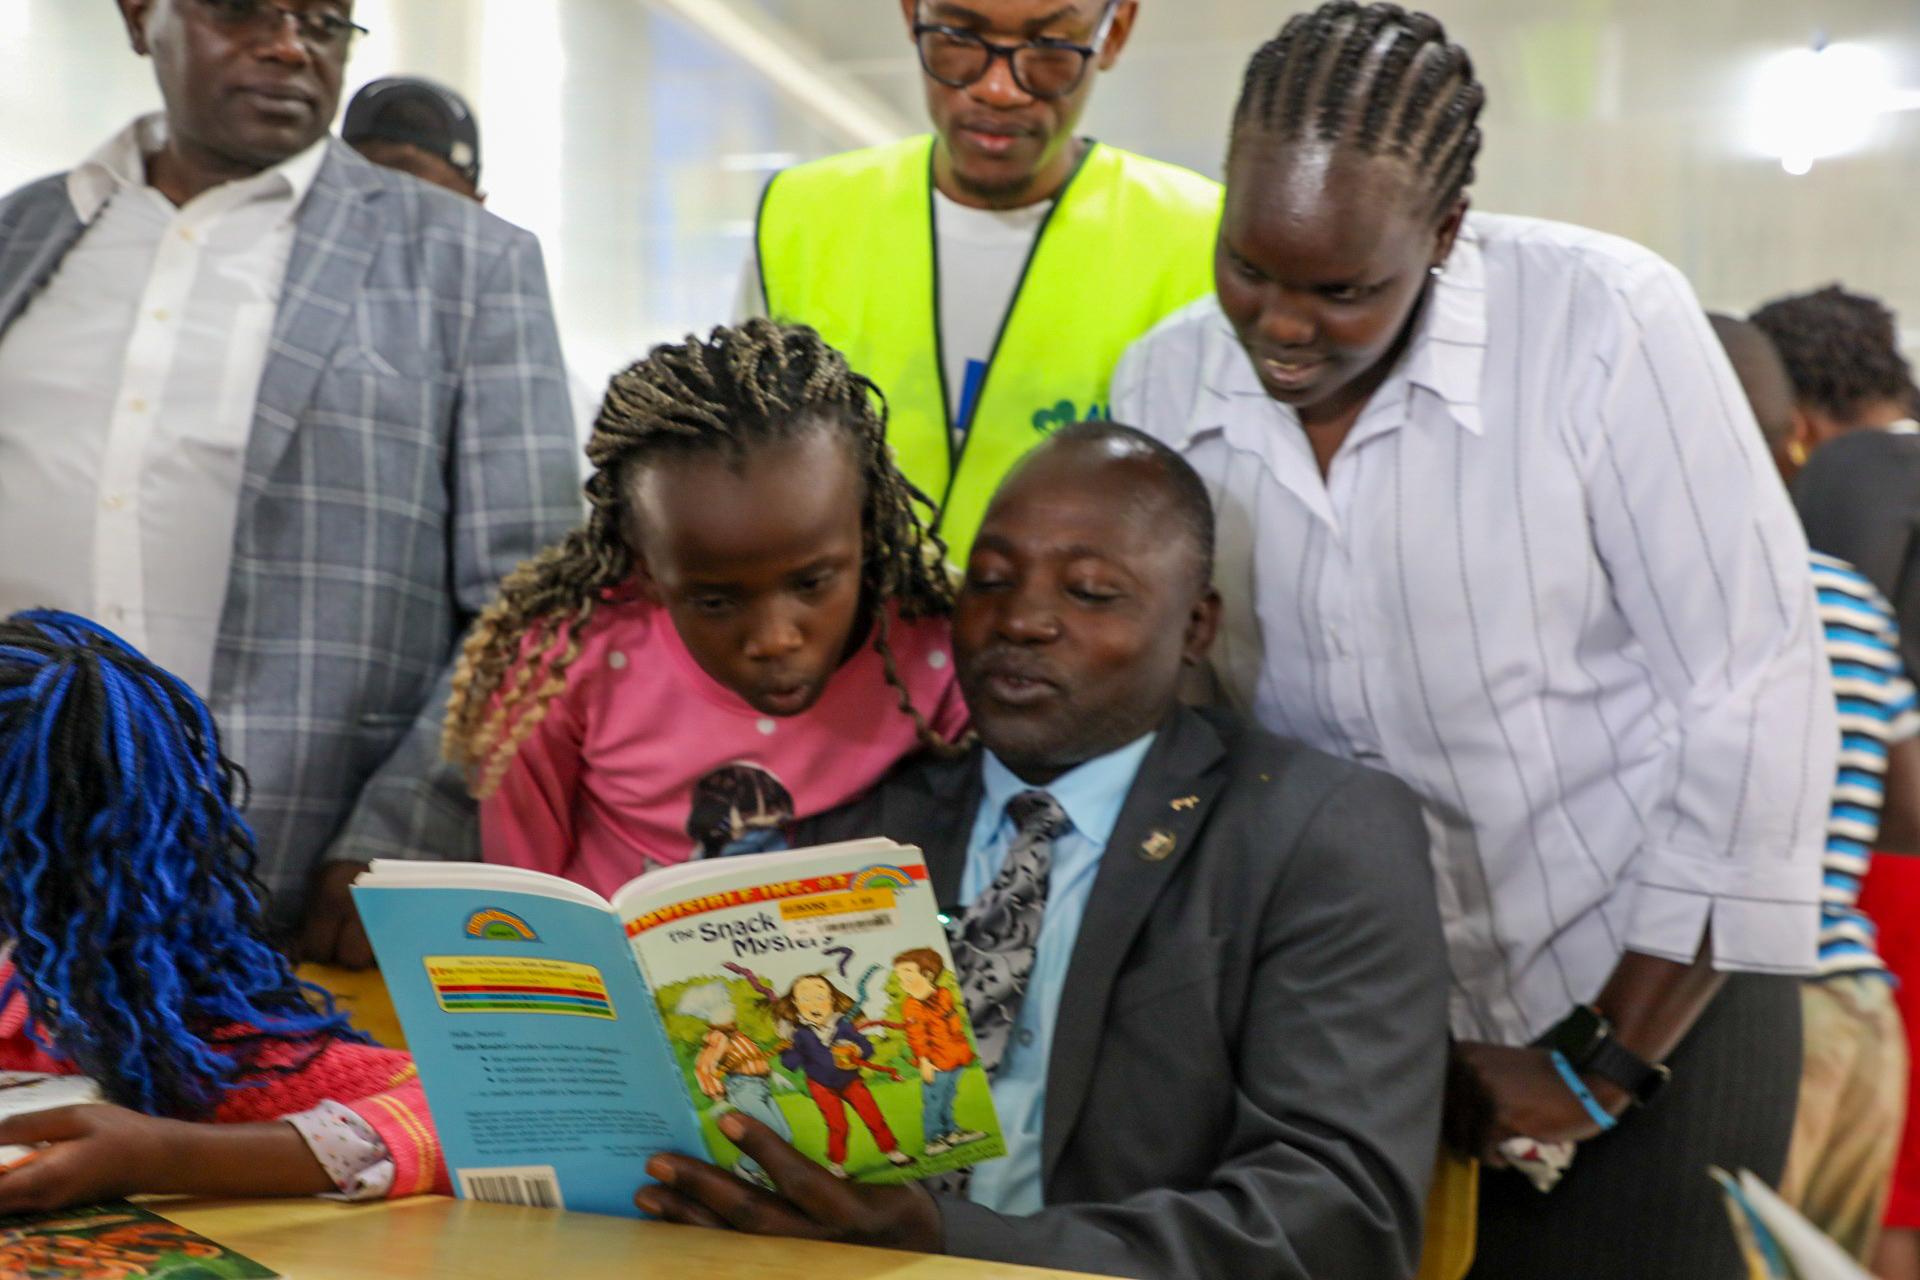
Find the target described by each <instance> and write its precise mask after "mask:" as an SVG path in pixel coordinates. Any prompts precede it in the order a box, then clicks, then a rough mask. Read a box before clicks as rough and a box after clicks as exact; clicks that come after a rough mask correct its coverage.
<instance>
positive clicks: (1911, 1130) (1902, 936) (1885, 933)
mask: <svg viewBox="0 0 1920 1280" xmlns="http://www.w3.org/2000/svg"><path fill="white" fill-rule="evenodd" d="M1860 909H1861V910H1862V911H1865V912H1866V913H1867V915H1868V916H1869V917H1870V918H1871V919H1872V920H1873V922H1874V924H1875V925H1877V926H1879V929H1880V955H1881V957H1882V958H1883V959H1884V960H1886V962H1887V967H1888V968H1889V969H1891V970H1893V973H1894V976H1895V977H1896V978H1898V979H1899V980H1900V985H1899V987H1898V988H1897V990H1896V991H1895V994H1894V999H1895V1000H1896V1001H1898V1003H1899V1005H1900V1017H1901V1019H1902V1020H1903V1021H1904V1022H1905V1023H1906V1024H1907V1059H1908V1061H1909V1062H1911V1063H1913V1064H1914V1065H1915V1068H1916V1069H1914V1070H1910V1071H1909V1072H1908V1073H1907V1119H1906V1128H1905V1132H1903V1133H1902V1134H1901V1137H1900V1157H1899V1159H1898V1160H1897V1161H1896V1162H1895V1164H1894V1167H1893V1195H1892V1196H1891V1197H1890V1198H1889V1199H1888V1201H1887V1225H1888V1226H1889V1227H1907V1228H1915V1227H1920V1093H1917V1092H1916V1090H1915V1087H1914V1086H1915V1083H1916V1082H1917V1081H1920V1043H1916V1041H1915V1036H1914V1033H1915V1032H1916V1031H1920V858H1916V857H1908V856H1904V855H1901V854H1895V853H1886V854H1876V855H1874V859H1873V862H1872V864H1871V865H1870V868H1869V870H1868V872H1867V883H1866V887H1865V888H1864V889H1862V890H1861V892H1860Z"/></svg>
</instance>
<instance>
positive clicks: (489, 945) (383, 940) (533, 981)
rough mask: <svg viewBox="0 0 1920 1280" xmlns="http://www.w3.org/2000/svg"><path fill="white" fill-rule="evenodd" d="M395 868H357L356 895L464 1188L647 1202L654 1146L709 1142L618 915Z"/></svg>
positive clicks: (479, 1194)
mask: <svg viewBox="0 0 1920 1280" xmlns="http://www.w3.org/2000/svg"><path fill="white" fill-rule="evenodd" d="M441 865H446V864H441ZM549 878H550V877H549ZM394 879H395V878H394V877H370V878H363V879H362V880H361V882H360V883H358V884H356V885H355V886H354V900H355V902H356V903H357V904H358V905H359V908H360V918H361V920H362V921H363V922H364V923H365V925H366V929H367V936H368V937H369V938H370V939H372V941H373V946H374V951H375V952H376V954H377V955H378V956H379V958H380V968H381V972H382V973H383V975H384V976H385V977H386V981H387V988H388V990H389V991H390V992H391V993H392V996H393V1003H394V1008H395V1010H396V1012H397V1013H398V1014H399V1016H400V1022H401V1025H402V1026H403V1027H404V1028H405V1029H406V1034H407V1041H408V1047H409V1048H410V1049H411V1050H412V1052H413V1055H414V1059H415V1061H416V1062H417V1063H418V1064H419V1068H420V1078H421V1083H422V1084H423V1085H424V1086H425V1088H426V1093H427V1102H428V1105H429V1106H430V1107H431V1108H432V1110H433V1119H434V1124H435V1126H436V1128H438V1130H439V1133H440V1142H441V1146H442V1147H443V1148H444V1150H445V1152H446V1157H447V1165H448V1167H449V1169H450V1170H452V1172H453V1178H454V1186H455V1188H456V1190H458V1191H459V1192H460V1194H461V1195H462V1196H463V1197H464V1198H467V1199H482V1200H493V1201H504V1202H507V1203H515V1204H535V1205H545V1206H549V1207H554V1208H566V1209H576V1210H581V1211H585V1212H589V1213H612V1214H622V1215H625V1216H629V1217H632V1216H637V1215H638V1210H636V1209H635V1208H634V1205H633V1194H634V1192H635V1191H638V1190H639V1189H640V1188H641V1187H642V1186H645V1185H647V1184H648V1183H649V1182H650V1181H651V1179H649V1178H648V1177H647V1176H646V1173H645V1171H644V1165H645V1163H646V1160H647V1158H648V1157H649V1156H651V1155H653V1154H654V1153H655V1152H658V1151H680V1152H685V1153H688V1154H696V1155H697V1154H702V1153H703V1150H704V1148H703V1144H702V1142H701V1139H700V1130H699V1127H698V1125H697V1124H696V1123H695V1118H694V1114H693V1110H692V1108H691V1107H690V1105H689V1104H688V1103H687V1101H686V1098H685V1095H684V1093H683V1092H682V1091H681V1089H680V1081H679V1073H678V1071H677V1069H676V1067H675V1064H674V1058H673V1055H672V1053H671V1052H670V1051H669V1049H668V1048H667V1043H666V1038H665V1033H664V1031H663V1029H662V1027H661V1024H660V1016H659V1014H658V1013H657V1012H656V1011H655V1009H654V1006H653V1002H652V1001H651V999H649V997H648V993H647V989H646V985H645V983H644V982H643V981H642V980H641V977H640V973H639V970H638V967H637V966H636V965H635V963H634V959H633V954H632V952H631V950H630V949H629V948H628V945H627V943H626V940H625V937H624V935H623V934H622V932H621V930H620V926H619V924H618V922H617V921H616V920H615V919H614V917H613V916H612V915H611V914H610V913H609V911H608V910H607V908H606V907H604V906H588V905H585V904H582V903H579V902H572V901H565V900H562V899H561V898H558V897H553V896H548V895H546V894H529V893H515V892H506V891H503V890H501V889H498V888H491V889H489V888H474V887H467V886H464V885H463V886H459V887H447V886H438V887H432V886H431V881H432V879H433V877H431V876H428V877H419V876H409V877H405V878H403V883H402V884H400V885H398V886H396V885H395V883H394ZM404 879H411V880H413V881H414V883H412V884H411V885H409V884H406V883H404Z"/></svg>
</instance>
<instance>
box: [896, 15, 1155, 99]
mask: <svg viewBox="0 0 1920 1280" xmlns="http://www.w3.org/2000/svg"><path fill="white" fill-rule="evenodd" d="M1119 8H1120V0H1107V3H1106V7H1105V9H1103V10H1102V11H1101V15H1100V25H1099V26H1098V27H1095V28H1094V32H1093V39H1092V42H1091V43H1088V44H1075V43H1074V42H1073V41H1071V40H1055V39H1052V38H1050V37H1045V36H1043V37H1041V38H1039V39H1037V40H1028V41H1025V42H1023V43H1021V44H995V43H994V42H993V41H991V40H988V39H986V38H985V37H984V36H981V35H978V34H976V33H974V32H972V31H966V30H963V29H962V28H960V27H949V26H943V25H941V24H939V23H933V22H916V23H914V24H913V42H914V44H915V45H917V46H918V47H919V49H920V65H921V66H922V67H923V68H925V69H926V73H927V74H928V75H930V76H932V77H933V78H934V79H935V80H938V81H939V82H940V83H941V84H943V85H946V86H947V87H948V88H949V89H965V88H967V87H968V86H969V85H975V84H978V83H980V81H981V80H982V79H984V78H985V77H986V74H987V72H988V71H990V70H992V69H993V64H994V60H995V59H997V58H1005V59H1006V60H1007V66H1008V68H1009V69H1011V70H1012V72H1013V82H1014V83H1015V84H1017V85H1019V86H1020V90H1021V92H1022V93H1025V94H1028V95H1029V96H1031V97H1035V98H1059V97H1064V96H1065V95H1067V94H1069V93H1072V92H1073V91H1074V90H1075V89H1077V88H1079V87H1080V82H1081V80H1083V79H1085V78H1086V74H1087V63H1088V62H1089V61H1091V60H1092V58H1093V56H1094V55H1095V54H1097V53H1099V52H1100V48H1101V46H1102V45H1104V44H1106V42H1107V31H1108V29H1109V28H1111V27H1112V26H1113V16H1114V14H1115V13H1116V12H1118V11H1119Z"/></svg>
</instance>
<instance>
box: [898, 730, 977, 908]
mask: <svg viewBox="0 0 1920 1280" xmlns="http://www.w3.org/2000/svg"><path fill="white" fill-rule="evenodd" d="M980 756H981V753H980V751H979V750H977V749H976V750H975V751H974V752H973V754H972V755H971V756H970V757H969V758H968V759H967V760H966V761H965V762H964V763H962V764H959V765H957V766H950V767H942V768H936V769H933V770H930V771H929V772H928V773H927V774H926V775H925V777H926V778H927V783H928V785H927V787H926V789H925V790H924V791H923V790H920V789H917V788H916V789H915V790H912V791H907V790H904V789H902V790H901V791H899V792H888V793H885V794H887V801H888V804H889V806H890V807H891V808H892V810H893V811H892V812H889V813H886V814H883V815H882V821H881V825H880V828H879V829H880V830H882V831H885V832H887V833H889V834H894V833H905V834H900V835H895V838H896V839H900V840H903V841H905V842H906V843H909V844H916V845H918V846H920V851H921V853H923V854H925V855H926V859H927V876H928V878H929V879H930V880H931V881H932V884H933V900H934V902H935V903H937V904H938V905H939V907H940V910H941V911H943V912H946V913H949V914H951V913H952V912H954V911H956V910H958V901H959V897H960V880H961V878H962V877H963V876H964V875H965V874H966V869H967V844H968V842H969V839H970V837H971V836H972V835H973V819H974V813H975V811H976V810H978V809H979V808H980Z"/></svg>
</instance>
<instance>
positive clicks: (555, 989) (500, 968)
mask: <svg viewBox="0 0 1920 1280" xmlns="http://www.w3.org/2000/svg"><path fill="white" fill-rule="evenodd" d="M421 961H422V963H424V964H425V965H426V966H427V981H428V982H430V983H431V984H432V985H433V995H434V999H435V1000H437V1001H438V1002H439V1004H440V1008H441V1009H442V1010H444V1011H445V1012H447V1013H552V1014H568V1015H571V1016H573V1017H579V1018H606V1019H608V1020H610V1021H612V1020H616V1019H617V1016H618V1015H616V1014H615V1013H614V1011H613V1001H612V1000H611V999H610V998H609V997H608V995H607V982H606V979H605V978H604V977H602V976H601V974H600V971H599V970H598V969H596V968H594V967H593V966H592V965H590V964H575V963H573V962H572V961H569V960H536V959H532V958H521V957H517V956H507V957H502V956H422V957H421Z"/></svg>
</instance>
